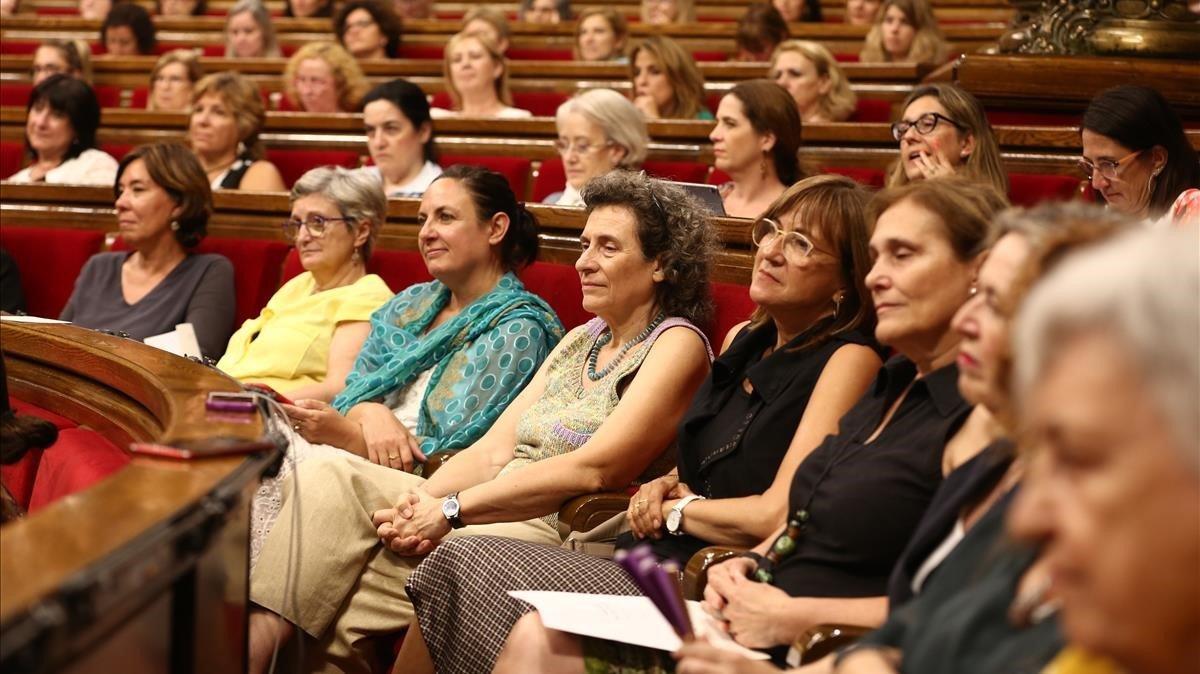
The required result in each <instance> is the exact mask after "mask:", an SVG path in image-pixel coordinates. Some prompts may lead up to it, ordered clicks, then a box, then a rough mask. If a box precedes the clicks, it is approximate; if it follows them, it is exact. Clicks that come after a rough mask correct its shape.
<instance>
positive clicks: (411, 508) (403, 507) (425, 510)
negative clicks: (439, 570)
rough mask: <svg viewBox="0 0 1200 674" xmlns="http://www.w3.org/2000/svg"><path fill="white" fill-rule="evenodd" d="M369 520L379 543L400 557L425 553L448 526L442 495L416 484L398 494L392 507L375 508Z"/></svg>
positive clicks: (439, 541)
mask: <svg viewBox="0 0 1200 674" xmlns="http://www.w3.org/2000/svg"><path fill="white" fill-rule="evenodd" d="M371 521H372V522H373V523H374V524H375V530H376V533H378V534H379V541H380V542H381V543H382V544H383V546H384V547H386V548H387V549H388V550H391V551H392V552H394V553H396V554H397V555H400V556H402V557H419V556H422V555H427V554H429V553H430V552H432V551H433V548H434V547H436V546H437V544H438V543H441V542H442V538H444V537H445V536H446V534H448V533H450V529H451V527H450V522H448V521H447V520H446V516H445V515H443V514H442V499H440V498H435V497H433V496H430V495H429V494H428V493H426V492H425V491H423V490H421V489H420V488H417V489H413V490H411V491H408V492H405V493H403V494H401V495H400V498H399V499H397V501H396V505H395V506H394V507H392V508H384V509H383V510H376V511H375V512H374V513H372V515H371Z"/></svg>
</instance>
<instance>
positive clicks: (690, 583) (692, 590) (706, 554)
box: [683, 545, 745, 601]
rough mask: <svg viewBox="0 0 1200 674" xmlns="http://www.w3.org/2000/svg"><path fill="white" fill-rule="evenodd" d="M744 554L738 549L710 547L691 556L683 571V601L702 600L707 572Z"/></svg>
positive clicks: (718, 546) (721, 546) (722, 546)
mask: <svg viewBox="0 0 1200 674" xmlns="http://www.w3.org/2000/svg"><path fill="white" fill-rule="evenodd" d="M743 552H745V550H742V549H740V548H730V547H726V546H724V545H710V546H708V547H707V548H704V549H702V550H700V552H697V553H696V554H694V555H692V558H691V559H689V560H688V563H687V566H686V567H685V568H684V569H683V596H684V598H685V599H695V600H696V601H700V600H701V599H704V586H705V585H706V584H707V583H708V570H709V568H711V567H712V565H714V564H720V563H721V562H723V561H725V560H727V559H729V558H730V557H735V556H737V555H740V554H741V553H743Z"/></svg>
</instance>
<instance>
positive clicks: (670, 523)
mask: <svg viewBox="0 0 1200 674" xmlns="http://www.w3.org/2000/svg"><path fill="white" fill-rule="evenodd" d="M682 520H683V513H682V512H680V511H678V510H672V511H671V512H669V513H667V531H669V532H671V533H675V532H676V531H679V524H680V522H681V521H682Z"/></svg>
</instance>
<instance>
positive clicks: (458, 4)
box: [21, 0, 1009, 14]
mask: <svg viewBox="0 0 1200 674" xmlns="http://www.w3.org/2000/svg"><path fill="white" fill-rule="evenodd" d="M139 2H144V4H145V5H146V6H147V8H150V7H152V6H153V3H151V2H149V1H148V0H139ZM235 2H236V0H211V2H209V3H208V7H209V9H212V10H215V11H228V10H229V8H230V7H232V6H233V5H234V3H235ZM745 2H746V0H697V2H696V7H697V8H709V7H729V6H735V7H741V6H744V5H745ZM845 4H846V3H845V2H844V1H843V0H821V8H822V9H823V10H824V9H826V8H828V9H836V8H844V7H845ZM930 4H932V5H933V6H934V7H935V8H936V7H976V8H993V9H995V8H1004V7H1008V6H1009V5H1008V4H1007V3H1006V2H1004V0H932V2H931V3H930ZM263 5H265V6H266V7H267V9H268V10H270V11H272V12H276V13H282V12H283V7H284V3H283V0H266V1H265V2H263ZM476 5H494V6H496V7H498V8H500V9H502V10H504V11H505V12H516V11H517V5H518V3H516V2H490V0H453V1H446V0H439V2H438V3H437V5H436V10H437V12H438V13H439V14H449V13H453V12H462V11H466V10H467V9H470V8H471V7H474V6H476ZM594 5H600V6H612V5H613V3H611V2H606V1H605V0H574V2H572V3H571V6H572V7H573V8H574V9H575V12H576V13H578V12H579V11H580V10H581V9H583V8H587V7H590V6H594ZM77 6H78V2H77V0H28V1H26V2H23V3H21V12H22V13H23V14H33V12H34V10H35V9H36V8H38V7H60V8H72V9H74V8H75V7H77ZM619 6H634V5H632V4H631V3H629V2H625V3H622V5H619Z"/></svg>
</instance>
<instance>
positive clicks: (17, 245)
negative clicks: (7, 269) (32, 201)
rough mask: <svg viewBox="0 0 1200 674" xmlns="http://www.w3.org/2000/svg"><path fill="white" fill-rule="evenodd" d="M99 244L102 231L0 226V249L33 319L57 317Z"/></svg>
mask: <svg viewBox="0 0 1200 674" xmlns="http://www.w3.org/2000/svg"><path fill="white" fill-rule="evenodd" d="M103 244H104V233H103V232H95V231H89V230H78V229H39V228H36V227H31V228H26V227H10V226H8V225H5V226H4V227H0V247H3V248H4V249H5V250H7V251H8V253H9V255H12V257H13V260H15V261H16V263H17V268H18V270H19V271H20V274H21V289H22V290H23V291H24V292H25V303H26V310H27V311H28V312H29V313H30V314H33V315H35V316H44V317H48V318H58V315H59V314H60V313H62V310H63V307H65V306H66V305H67V300H69V299H70V298H71V292H72V291H73V290H74V289H75V279H76V278H77V277H78V276H79V272H80V270H82V269H83V265H84V264H85V263H86V262H87V261H88V258H90V257H91V256H93V255H95V254H96V253H98V252H100V247H101V246H102V245H103ZM48 252H49V254H48Z"/></svg>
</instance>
